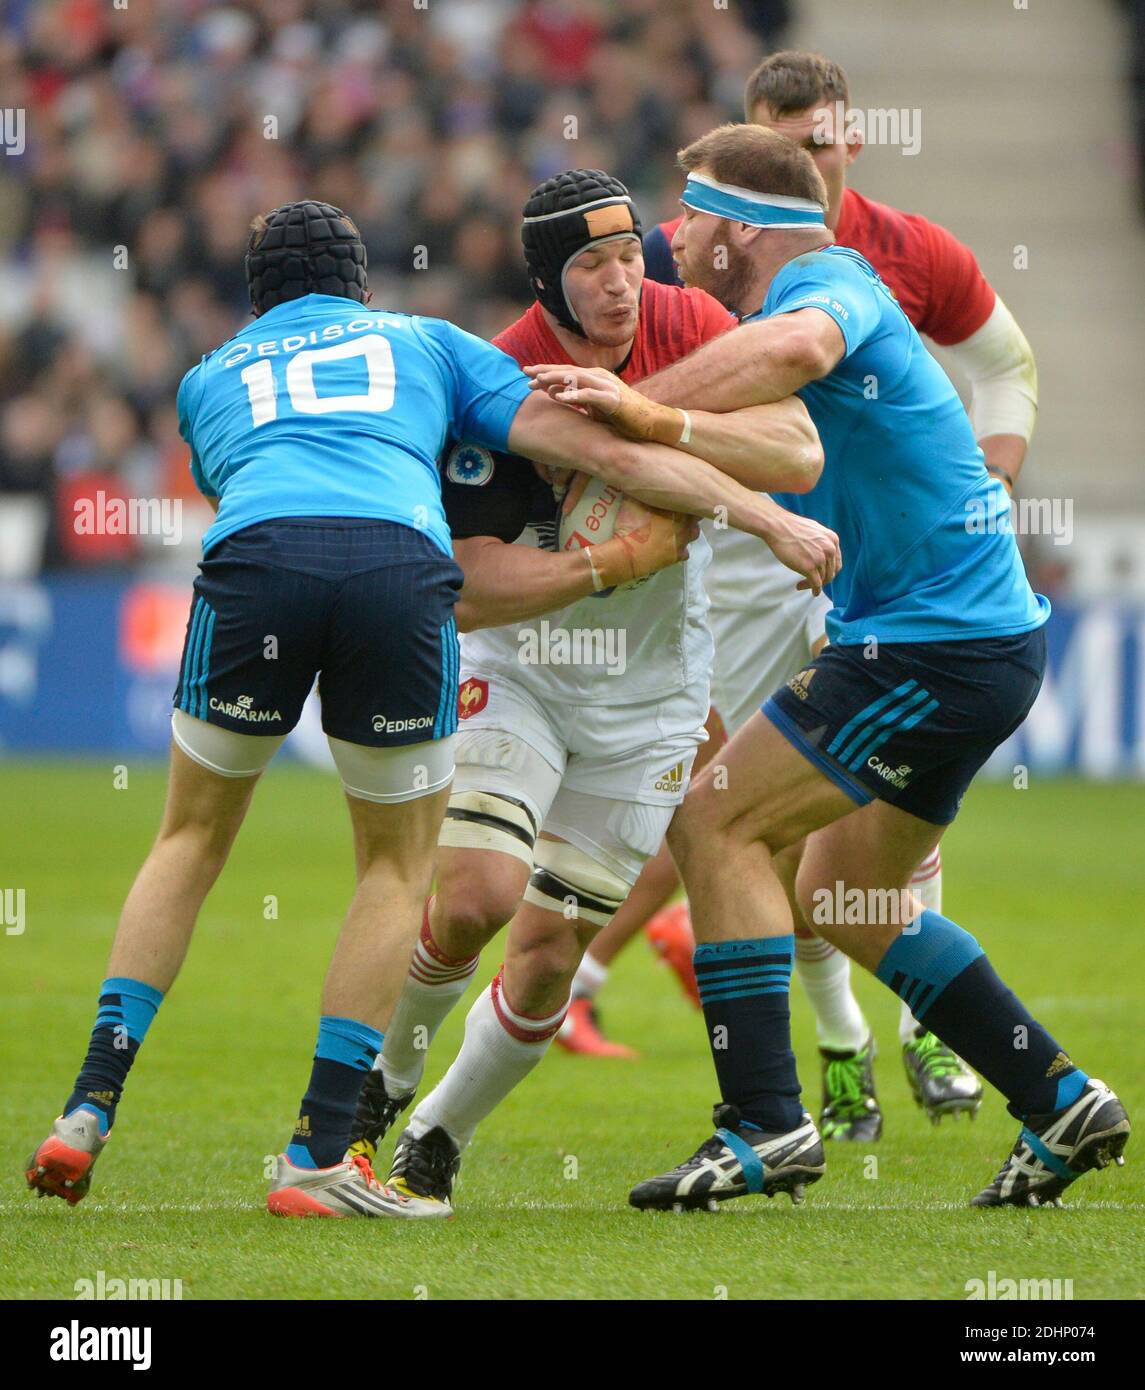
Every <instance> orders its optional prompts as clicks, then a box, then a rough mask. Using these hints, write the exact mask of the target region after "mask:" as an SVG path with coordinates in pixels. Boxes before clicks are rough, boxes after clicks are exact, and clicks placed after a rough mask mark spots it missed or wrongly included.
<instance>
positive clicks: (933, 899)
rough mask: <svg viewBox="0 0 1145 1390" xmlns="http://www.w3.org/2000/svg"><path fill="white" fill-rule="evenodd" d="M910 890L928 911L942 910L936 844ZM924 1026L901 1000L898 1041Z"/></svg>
mask: <svg viewBox="0 0 1145 1390" xmlns="http://www.w3.org/2000/svg"><path fill="white" fill-rule="evenodd" d="M910 891H911V892H912V893H913V894H914V896H915V897H916V898H917V899H918V900H919V902H920V903H922V905H923V907H925V908H927V909H928V910H929V911H930V912H941V911H942V855H941V854H940V852H939V846H938V845H935V847H934V848H933V849H932V850H931V852H930V853H929V854H928V855H927V856H926V858H925V859H924V860H923V861H922V863H921V864H920V865H919V866H918V868H917V869H915V871H914V875H913V877H912V878H911V881H910ZM925 1027H926V1025H925V1024H921V1023H919V1021H918V1019H917V1018H915V1016H914V1014H912V1013H911V1011H910V1010H909V1009H908V1008H907V1006H906V1000H903V1003H902V1007H901V1008H900V1009H899V1042H904V1043H907V1042H911V1041H912V1040H913V1039H914V1037H915V1033H916V1031H917V1029H919V1028H925Z"/></svg>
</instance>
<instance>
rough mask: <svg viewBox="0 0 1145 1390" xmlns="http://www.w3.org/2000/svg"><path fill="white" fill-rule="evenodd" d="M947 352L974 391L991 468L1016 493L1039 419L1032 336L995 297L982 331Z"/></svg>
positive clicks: (977, 423) (973, 406)
mask: <svg viewBox="0 0 1145 1390" xmlns="http://www.w3.org/2000/svg"><path fill="white" fill-rule="evenodd" d="M946 351H947V353H948V354H949V355H950V358H951V360H952V361H953V362H954V363H955V364H956V365H957V367H958V370H959V371H960V372H961V374H962V375H963V376H964V377H965V378H966V381H967V383H968V385H969V388H970V412H969V413H970V421H971V424H973V426H974V433H975V434H976V435H977V437H978V446H979V448H980V449H981V450H982V453H983V454H984V455H985V458H986V467H987V469H988V470H989V471H990V472H991V473H993V474H994V476H995V477H998V478H1001V480H1002V482H1003V484H1004V486H1005V488H1006V491H1007V492H1012V491H1013V490H1014V483H1015V482H1016V481H1017V478H1018V474H1019V473H1020V472H1021V470H1022V464H1023V463H1024V462H1025V459H1026V450H1027V448H1028V447H1029V442H1030V437H1031V435H1032V434H1033V432H1034V421H1035V420H1036V418H1037V414H1038V368H1037V364H1036V363H1035V361H1034V354H1033V351H1032V349H1031V348H1030V345H1029V343H1028V342H1027V341H1026V336H1025V334H1024V333H1023V332H1022V330H1021V328H1019V327H1018V323H1017V320H1016V319H1015V318H1014V316H1013V314H1011V313H1010V311H1009V309H1007V308H1006V306H1005V304H1003V303H1002V301H1001V299H999V298H998V297H997V296H995V299H994V308H993V309H992V311H991V313H990V316H989V318H987V320H986V322H985V323H984V324H983V325H982V327H981V328H979V329H978V330H977V332H975V333H972V334H971V335H970V337H968V338H965V339H963V340H962V341H961V342H957V343H949V344H947V345H946Z"/></svg>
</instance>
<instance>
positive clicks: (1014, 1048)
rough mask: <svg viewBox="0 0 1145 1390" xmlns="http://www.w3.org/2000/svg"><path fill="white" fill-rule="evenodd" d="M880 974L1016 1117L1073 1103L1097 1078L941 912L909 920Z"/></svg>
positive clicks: (970, 938)
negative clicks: (1089, 1074) (1076, 1063)
mask: <svg viewBox="0 0 1145 1390" xmlns="http://www.w3.org/2000/svg"><path fill="white" fill-rule="evenodd" d="M916 929H917V930H916ZM875 974H876V975H877V976H878V978H879V979H880V980H882V982H883V984H884V985H889V987H890V988H891V989H892V990H894V992H895V993H896V994H897V995H898V996H899V998H900V999H903V1000H905V1001H906V1004H907V1006H908V1007H909V1008H910V1010H911V1012H912V1013H913V1014H914V1016H915V1018H917V1019H918V1021H919V1022H920V1023H921V1024H923V1025H924V1026H925V1027H926V1028H929V1029H930V1030H931V1031H932V1032H933V1033H936V1034H937V1035H938V1037H940V1038H941V1039H942V1041H943V1042H944V1043H946V1045H947V1046H948V1047H951V1048H953V1049H954V1051H955V1052H957V1053H958V1055H959V1056H960V1057H963V1058H965V1060H966V1061H967V1062H969V1063H970V1065H971V1066H972V1067H973V1068H974V1069H975V1070H976V1071H980V1072H981V1073H982V1075H983V1076H984V1077H985V1078H986V1080H987V1081H989V1082H990V1084H991V1085H992V1086H996V1087H997V1088H998V1090H999V1091H1001V1092H1002V1094H1003V1095H1004V1096H1005V1097H1006V1099H1007V1100H1008V1101H1009V1102H1010V1104H1009V1106H1008V1109H1009V1111H1010V1114H1011V1115H1013V1116H1014V1117H1015V1118H1016V1119H1024V1118H1025V1117H1026V1116H1027V1115H1030V1114H1048V1113H1051V1112H1052V1111H1055V1110H1060V1109H1062V1107H1063V1106H1066V1105H1071V1104H1072V1103H1073V1102H1074V1101H1075V1100H1076V1099H1077V1097H1078V1096H1079V1095H1080V1094H1081V1091H1082V1088H1083V1087H1084V1086H1085V1083H1086V1082H1087V1081H1088V1080H1089V1078H1088V1077H1087V1076H1086V1074H1085V1072H1083V1071H1080V1070H1079V1069H1078V1068H1077V1067H1075V1066H1074V1064H1073V1062H1072V1061H1071V1060H1070V1058H1069V1056H1068V1054H1067V1053H1066V1052H1064V1051H1063V1049H1062V1048H1061V1046H1060V1045H1059V1044H1058V1043H1057V1042H1056V1041H1055V1040H1054V1039H1053V1038H1052V1037H1051V1036H1050V1034H1049V1033H1047V1032H1046V1030H1045V1029H1044V1028H1043V1027H1042V1025H1041V1024H1040V1023H1038V1022H1037V1020H1036V1019H1034V1018H1033V1017H1032V1016H1031V1014H1030V1013H1029V1011H1028V1010H1027V1009H1026V1007H1025V1006H1024V1005H1023V1004H1022V1002H1021V1000H1020V999H1018V997H1017V995H1015V994H1014V992H1013V990H1011V989H1009V988H1008V987H1007V986H1006V985H1005V984H1003V983H1002V981H1001V980H1000V979H999V978H998V976H997V974H996V973H995V971H994V967H993V966H992V965H991V964H990V962H989V961H988V960H987V959H986V954H985V952H984V951H983V950H982V947H981V946H979V944H978V942H977V941H975V939H974V938H973V937H972V936H971V935H970V933H969V932H966V931H963V929H962V928H961V927H960V926H958V925H957V923H955V922H951V921H950V920H949V919H948V918H946V917H943V916H941V915H940V914H939V913H937V912H930V911H926V912H924V913H923V914H922V915H921V916H920V917H916V918H915V920H914V921H913V922H911V923H909V924H908V926H907V928H906V929H904V930H903V932H902V933H901V934H900V935H899V936H898V937H897V938H896V939H895V941H893V942H892V943H891V946H890V948H889V949H888V951H887V953H886V955H884V956H883V958H882V960H881V961H880V962H879V967H878V969H877V970H876V971H875Z"/></svg>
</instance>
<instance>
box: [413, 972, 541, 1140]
mask: <svg viewBox="0 0 1145 1390" xmlns="http://www.w3.org/2000/svg"><path fill="white" fill-rule="evenodd" d="M564 1016H565V1010H564V1007H562V1008H561V1009H559V1010H558V1011H557V1012H556V1013H555V1014H551V1015H550V1016H549V1017H548V1018H530V1017H528V1015H526V1014H518V1013H515V1012H514V1011H513V1010H512V1009H510V1008H509V1006H508V1004H507V1003H506V1002H505V995H504V992H503V990H502V980H501V975H500V974H498V975H497V977H496V979H495V980H494V981H493V983H492V984H491V985H490V986H489V988H488V989H487V990H485V991H484V992H483V993H482V994H481V995H480V996H479V998H478V1000H477V1002H476V1003H475V1004H474V1005H473V1007H472V1008H471V1009H470V1010H469V1016H468V1018H467V1019H466V1020H465V1041H464V1042H463V1043H462V1044H461V1051H460V1052H459V1053H458V1054H457V1056H456V1057H455V1058H454V1060H453V1064H452V1066H451V1067H450V1068H449V1070H448V1071H447V1072H446V1073H445V1075H444V1076H443V1077H442V1078H441V1080H440V1081H439V1082H438V1083H437V1085H436V1086H435V1087H434V1088H433V1090H432V1091H430V1093H429V1095H428V1096H426V1098H425V1099H424V1100H423V1101H422V1102H421V1104H420V1105H418V1107H417V1108H416V1109H415V1110H414V1112H413V1114H412V1115H411V1116H410V1121H409V1128H410V1129H411V1130H412V1131H413V1133H414V1137H415V1138H420V1137H421V1136H422V1135H423V1134H425V1133H426V1132H427V1131H428V1130H431V1129H433V1128H434V1126H435V1125H441V1126H442V1128H443V1129H445V1130H446V1131H447V1132H448V1133H449V1134H451V1135H452V1136H453V1138H454V1139H456V1140H457V1142H458V1144H460V1145H461V1147H462V1148H464V1147H465V1146H466V1144H468V1143H469V1141H470V1139H472V1138H473V1132H474V1130H476V1128H477V1126H478V1125H479V1124H480V1123H481V1121H482V1120H483V1119H484V1118H485V1116H486V1115H488V1114H489V1113H490V1111H492V1110H494V1109H495V1108H496V1107H497V1106H498V1105H499V1104H500V1103H501V1101H503V1100H504V1099H505V1097H506V1096H507V1095H508V1094H509V1092H510V1091H511V1090H512V1089H513V1087H514V1086H516V1085H518V1083H520V1082H521V1081H523V1080H524V1079H525V1077H526V1076H528V1074H529V1073H530V1072H531V1071H532V1070H533V1068H534V1067H535V1066H536V1065H537V1063H538V1062H539V1061H540V1060H541V1058H542V1057H543V1056H544V1055H545V1053H546V1052H547V1051H548V1050H549V1044H550V1043H551V1042H552V1040H553V1035H554V1034H555V1033H556V1031H557V1029H558V1028H559V1027H560V1026H561V1022H562V1020H563V1019H564Z"/></svg>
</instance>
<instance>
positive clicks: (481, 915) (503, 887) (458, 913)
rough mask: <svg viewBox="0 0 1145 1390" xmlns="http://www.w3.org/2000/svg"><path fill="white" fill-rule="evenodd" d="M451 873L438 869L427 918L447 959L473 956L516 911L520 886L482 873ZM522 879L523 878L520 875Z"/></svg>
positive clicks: (502, 878)
mask: <svg viewBox="0 0 1145 1390" xmlns="http://www.w3.org/2000/svg"><path fill="white" fill-rule="evenodd" d="M488 867H489V866H486V865H482V866H480V867H479V869H478V872H476V873H473V872H470V873H467V874H463V873H456V874H450V873H448V872H444V873H443V872H442V871H441V867H440V866H439V871H438V880H437V892H436V894H435V901H434V905H433V912H432V914H431V918H430V928H431V930H432V932H433V939H434V941H435V942H436V943H437V944H438V946H440V947H441V949H442V950H443V951H444V952H445V953H446V954H447V955H450V956H454V957H456V958H458V959H462V958H465V957H468V956H474V955H476V954H477V953H478V951H480V950H482V949H483V948H484V947H485V945H486V944H487V943H488V942H489V941H491V940H492V938H493V937H495V936H496V935H497V933H498V932H499V931H500V930H501V928H502V927H503V926H504V925H505V923H506V922H508V921H509V919H510V918H511V917H512V916H513V913H514V912H516V910H517V906H518V904H519V903H520V901H521V890H522V888H523V886H524V885H523V883H522V882H520V881H517V882H508V881H506V878H505V877H504V876H502V875H498V874H496V873H493V874H490V873H488V872H481V869H487V868H488ZM521 877H522V878H523V877H524V875H523V874H522V876H521Z"/></svg>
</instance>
